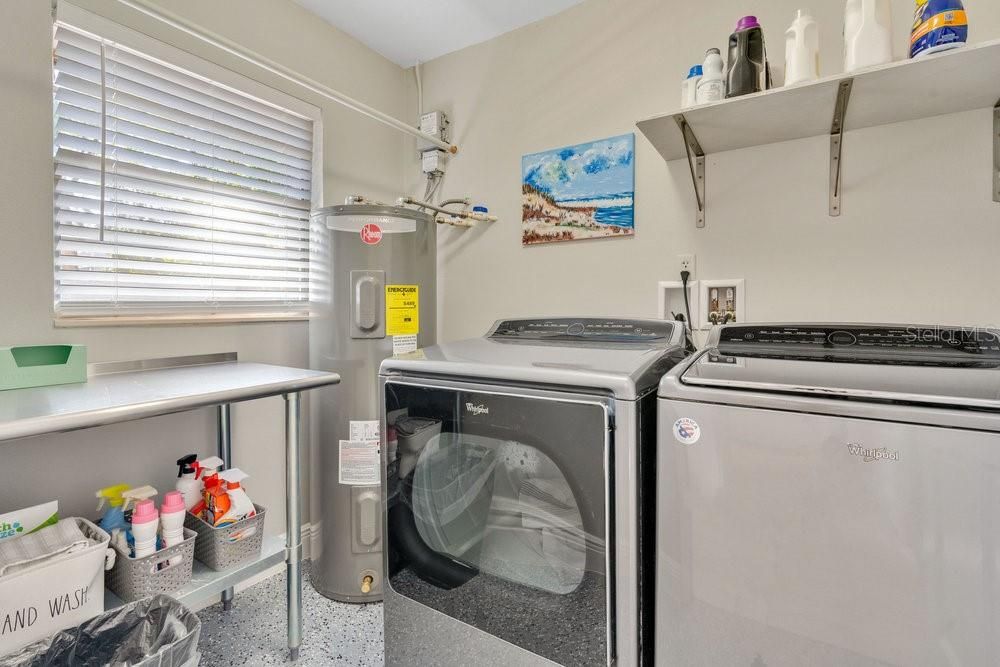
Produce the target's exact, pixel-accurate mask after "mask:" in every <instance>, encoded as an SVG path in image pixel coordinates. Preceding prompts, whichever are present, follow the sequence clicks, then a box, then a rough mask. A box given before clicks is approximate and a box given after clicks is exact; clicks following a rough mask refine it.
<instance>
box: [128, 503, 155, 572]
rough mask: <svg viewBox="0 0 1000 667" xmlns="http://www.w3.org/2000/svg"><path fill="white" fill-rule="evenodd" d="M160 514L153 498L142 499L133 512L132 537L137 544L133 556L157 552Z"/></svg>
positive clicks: (140, 556)
mask: <svg viewBox="0 0 1000 667" xmlns="http://www.w3.org/2000/svg"><path fill="white" fill-rule="evenodd" d="M159 523H160V515H159V513H158V512H157V511H156V505H154V504H153V501H152V500H149V499H146V500H140V501H139V503H138V504H137V505H136V506H135V510H133V512H132V538H133V539H134V540H135V546H134V548H133V550H132V557H133V558H143V557H145V556H149V555H152V554H155V553H156V534H157V532H158V531H157V528H158V527H159Z"/></svg>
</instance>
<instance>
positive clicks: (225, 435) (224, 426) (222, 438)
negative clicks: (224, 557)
mask: <svg viewBox="0 0 1000 667" xmlns="http://www.w3.org/2000/svg"><path fill="white" fill-rule="evenodd" d="M230 407H231V406H230V405H229V403H223V404H222V405H220V406H219V422H218V423H219V428H218V432H219V437H218V443H219V458H220V459H222V461H223V468H227V469H228V468H232V467H233V431H232V420H231V416H232V412H231V410H230ZM232 608H233V589H232V588H227V589H226V590H224V591H222V610H223V611H229V610H230V609H232Z"/></svg>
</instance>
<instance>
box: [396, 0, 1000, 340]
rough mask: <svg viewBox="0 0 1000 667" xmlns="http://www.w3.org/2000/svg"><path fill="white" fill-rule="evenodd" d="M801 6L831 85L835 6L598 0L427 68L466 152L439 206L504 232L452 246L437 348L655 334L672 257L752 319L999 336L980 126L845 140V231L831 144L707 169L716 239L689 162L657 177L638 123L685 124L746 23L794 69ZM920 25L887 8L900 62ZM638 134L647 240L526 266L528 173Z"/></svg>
mask: <svg viewBox="0 0 1000 667" xmlns="http://www.w3.org/2000/svg"><path fill="white" fill-rule="evenodd" d="M965 5H966V8H967V9H968V11H969V13H970V15H971V17H972V18H971V20H972V30H971V33H972V40H973V41H981V40H987V39H995V38H997V37H1000V5H998V3H995V2H992V1H991V0H966V2H965ZM798 7H810V8H811V9H812V10H813V12H814V15H815V16H816V17H817V19H818V21H819V23H820V26H821V32H820V40H821V48H822V54H821V63H822V65H821V67H822V73H823V74H824V75H825V74H833V73H836V72H838V71H840V69H841V56H840V53H841V34H840V33H841V29H842V12H843V7H844V2H842V1H841V0H812V1H804V0H769V1H768V2H734V1H733V0H718V1H715V2H711V3H706V2H680V1H679V0H588V1H587V2H585V3H583V4H582V5H580V6H578V7H576V8H574V9H571V10H569V11H567V12H565V13H562V14H559V15H557V16H555V17H552V18H549V19H546V20H544V21H541V22H539V23H536V24H533V25H530V26H527V27H525V28H522V29H520V30H517V31H515V32H512V33H508V34H506V35H503V36H501V37H499V38H497V39H494V40H492V41H490V42H487V43H485V44H481V45H478V46H474V47H470V48H468V49H465V50H463V51H460V52H457V53H453V54H450V55H447V56H444V57H441V58H439V59H437V60H434V61H432V62H429V63H427V64H426V65H425V66H424V68H423V75H424V76H423V78H424V100H425V108H426V109H434V108H442V109H444V110H446V111H447V112H449V113H450V114H451V117H452V121H453V126H452V128H453V130H454V138H455V139H456V140H457V143H458V144H459V145H460V147H461V153H460V155H459V156H458V157H457V158H456V159H455V160H454V161H453V162H452V164H451V166H450V169H449V173H448V175H447V180H446V181H445V184H444V186H443V187H442V192H443V194H444V195H445V196H460V195H464V194H467V193H468V194H471V195H473V196H474V197H475V198H476V199H477V200H481V201H484V202H486V203H488V204H489V206H490V207H491V210H492V212H494V213H496V214H498V215H499V216H500V219H501V220H500V222H498V223H497V224H495V225H494V226H492V227H490V228H479V229H475V230H472V231H458V230H442V234H441V253H440V274H439V279H438V284H439V285H440V297H441V301H440V305H439V311H438V312H439V313H440V317H441V320H442V322H441V327H442V328H441V336H442V338H444V339H454V338H459V337H466V336H477V335H481V334H482V333H483V331H485V330H486V327H487V326H488V325H489V323H490V322H492V320H494V319H495V318H497V317H500V316H511V315H523V314H577V313H579V314H595V315H596V314H622V315H624V314H632V315H640V316H655V315H656V314H657V295H656V284H657V281H660V280H676V271H675V269H674V263H675V256H676V255H677V254H678V253H695V254H696V255H697V273H698V277H700V278H703V279H723V278H745V279H746V286H747V302H748V305H749V312H748V316H749V317H750V318H751V319H757V320H803V319H804V320H825V321H829V320H848V321H850V320H862V321H864V320H867V321H904V322H910V321H920V322H927V323H938V322H949V323H991V324H994V325H1000V312H998V306H1000V294H998V292H997V290H995V289H993V288H992V283H993V281H994V273H995V271H994V268H993V267H995V265H996V249H997V248H998V247H1000V243H998V242H1000V205H998V204H994V203H993V202H992V199H991V196H990V192H991V189H990V188H991V185H990V168H991V164H992V152H991V151H992V145H991V141H990V136H991V134H990V133H991V113H990V112H989V111H988V110H981V111H976V112H971V113H965V114H960V115H953V116H950V117H944V118H938V119H932V120H926V121H920V122H912V123H903V124H898V125H893V126H887V127H882V128H876V129H871V130H864V131H857V132H848V134H847V139H846V143H845V151H846V152H845V160H846V162H845V172H844V178H845V194H844V197H845V199H844V204H843V205H844V214H843V216H842V217H841V218H839V219H831V218H829V217H828V216H827V213H826V211H827V198H828V194H827V182H828V181H827V179H828V143H829V142H828V140H827V139H825V138H822V137H820V138H814V139H806V140H801V141H795V142H789V143H785V144H779V145H772V146H766V147H761V148H753V149H747V150H742V151H735V152H731V153H725V154H718V155H710V156H709V159H708V177H707V185H708V226H707V228H705V229H703V230H698V229H695V226H694V202H693V194H692V190H691V184H690V177H689V175H688V168H687V164H686V163H685V162H683V161H677V162H673V163H670V164H666V163H664V161H663V160H662V159H661V158H660V157H659V155H658V154H657V153H656V152H655V150H654V149H653V148H652V146H651V145H650V144H649V142H648V141H647V140H646V139H645V138H644V137H643V136H642V135H641V134H639V133H638V131H637V130H635V121H636V120H639V119H642V118H646V117H649V116H652V115H655V114H659V113H666V112H670V111H673V110H675V109H676V108H677V105H678V99H679V87H680V80H681V78H682V76H683V75H684V74H685V73H686V72H687V69H688V67H689V66H690V65H691V64H693V63H695V62H698V61H700V59H701V57H702V55H703V54H704V52H705V49H706V48H708V47H711V46H716V47H720V48H722V47H724V46H725V41H726V39H727V37H728V35H729V33H730V32H731V30H732V28H733V26H734V25H735V22H736V20H737V19H738V18H739V17H740V16H741V15H742V14H744V13H750V12H756V13H757V14H758V15H759V16H760V18H761V21H762V23H763V25H764V26H765V31H766V39H767V42H768V45H769V47H770V52H771V54H772V57H773V58H777V59H778V60H779V61H781V60H783V55H784V41H783V40H784V36H783V32H784V30H785V28H786V27H787V26H788V25H789V24H790V23H791V21H792V19H793V18H794V15H795V9H796V8H798ZM912 9H913V2H912V0H893V11H894V12H895V16H894V22H895V27H896V35H897V40H896V51H897V53H898V56H899V57H902V56H903V55H904V54H905V51H906V39H905V37H906V35H907V33H908V25H909V23H910V21H911V18H912ZM996 93H997V97H998V98H1000V86H998V88H997V91H996ZM831 115H832V110H831ZM633 131H635V132H636V152H637V158H636V230H637V231H636V236H635V238H634V239H631V240H599V241H580V242H576V243H569V244H561V245H550V246H543V247H531V248H522V247H521V243H520V229H519V224H520V168H521V167H520V159H521V156H522V155H524V154H528V153H534V152H537V151H540V150H545V149H550V148H556V147H559V146H565V145H571V144H576V143H580V142H584V141H588V140H592V139H599V138H603V137H609V136H614V135H618V134H623V133H626V132H633ZM706 142H707V140H706ZM407 176H409V173H407ZM414 189H416V184H414Z"/></svg>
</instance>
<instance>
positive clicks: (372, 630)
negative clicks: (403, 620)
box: [198, 563, 383, 667]
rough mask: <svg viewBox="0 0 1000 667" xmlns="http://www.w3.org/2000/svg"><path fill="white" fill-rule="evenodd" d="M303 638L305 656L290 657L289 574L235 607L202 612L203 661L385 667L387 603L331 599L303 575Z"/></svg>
mask: <svg viewBox="0 0 1000 667" xmlns="http://www.w3.org/2000/svg"><path fill="white" fill-rule="evenodd" d="M302 601H303V619H302V625H303V639H302V650H301V653H300V654H299V660H298V662H296V663H291V662H290V661H289V660H288V647H287V645H286V642H287V634H286V629H287V621H286V615H285V575H284V573H282V574H280V575H278V576H274V577H271V578H270V579H268V580H266V581H262V582H261V583H259V584H256V585H255V586H252V587H250V588H248V589H247V590H245V591H243V592H241V593H239V594H237V595H236V599H235V601H234V602H233V608H232V610H231V611H229V612H223V611H222V605H221V604H215V605H212V606H211V607H207V608H205V609H203V610H202V611H200V612H199V613H198V617H199V618H201V623H202V625H201V642H200V648H201V652H202V661H201V664H203V665H211V666H212V667H223V666H229V665H232V666H236V665H284V664H295V665H297V666H298V667H327V666H328V665H352V666H353V665H360V666H362V667H369V666H381V665H382V664H383V659H382V655H383V654H382V647H383V643H382V641H383V640H382V605H381V604H364V605H354V604H343V603H340V602H334V601H332V600H328V599H326V598H325V597H323V596H322V595H320V594H319V593H317V592H316V590H315V589H314V588H313V587H312V584H311V583H309V563H306V564H305V570H304V574H303V577H302Z"/></svg>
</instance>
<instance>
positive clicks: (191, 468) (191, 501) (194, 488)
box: [175, 454, 204, 510]
mask: <svg viewBox="0 0 1000 667" xmlns="http://www.w3.org/2000/svg"><path fill="white" fill-rule="evenodd" d="M177 467H178V471H177V484H176V486H175V488H176V489H177V490H178V491H180V493H181V497H182V498H183V499H184V508H185V509H186V510H189V509H191V508H192V507H194V506H195V505H197V504H198V501H199V500H201V491H202V489H203V488H204V484H203V483H202V481H201V480H200V479H198V472H199V469H200V467H199V466H198V455H197V454H188V455H187V456H184V457H182V458H179V459H177Z"/></svg>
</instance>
